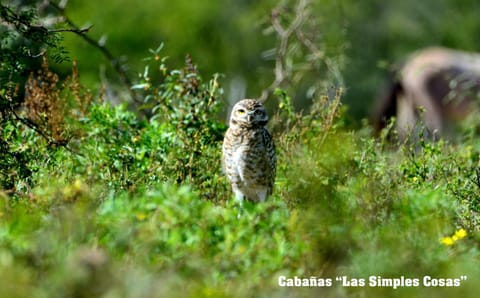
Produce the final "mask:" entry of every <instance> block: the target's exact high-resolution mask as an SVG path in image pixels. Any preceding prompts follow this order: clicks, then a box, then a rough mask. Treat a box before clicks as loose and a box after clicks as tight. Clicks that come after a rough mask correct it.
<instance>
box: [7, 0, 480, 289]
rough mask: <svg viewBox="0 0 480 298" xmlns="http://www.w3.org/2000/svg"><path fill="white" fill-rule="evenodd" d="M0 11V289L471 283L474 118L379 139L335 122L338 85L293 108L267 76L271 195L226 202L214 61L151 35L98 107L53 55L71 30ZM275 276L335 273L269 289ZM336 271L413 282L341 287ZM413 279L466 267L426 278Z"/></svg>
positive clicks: (476, 219)
mask: <svg viewBox="0 0 480 298" xmlns="http://www.w3.org/2000/svg"><path fill="white" fill-rule="evenodd" d="M1 9H2V11H1V16H2V19H3V23H2V31H1V34H2V44H1V46H2V49H1V50H2V51H1V56H0V58H1V59H2V61H1V69H0V78H1V86H0V108H1V110H0V113H1V114H0V116H1V118H0V147H1V148H0V149H1V152H0V154H1V155H0V170H1V172H0V289H1V290H0V294H2V296H4V297H95V296H101V297H164V296H173V297H176V296H178V297H185V296H187V297H188V296H191V297H246V296H261V297H272V296H273V297H275V296H278V297H285V296H289V295H299V296H318V295H322V296H325V297H387V296H388V297H425V296H435V297H452V296H457V297H475V296H476V294H477V293H478V282H477V280H478V278H480V266H479V264H480V247H479V245H480V233H479V230H480V215H479V212H480V200H479V191H480V170H479V161H480V158H479V154H480V142H479V141H478V137H477V135H476V133H477V131H478V130H477V129H476V128H477V127H478V125H479V124H480V123H477V122H475V121H472V122H470V123H468V125H465V126H464V127H462V128H461V131H460V134H459V135H460V137H459V139H460V141H459V142H449V141H447V140H440V141H438V142H436V143H431V142H427V141H425V140H423V139H421V136H420V137H418V138H417V137H415V139H419V141H418V142H416V143H410V142H408V141H405V142H395V141H394V142H393V143H392V142H391V139H390V138H389V139H387V137H386V135H387V131H385V132H384V134H382V136H380V137H379V138H376V139H375V138H373V137H371V131H370V128H369V126H368V125H367V124H364V125H363V126H362V127H361V128H359V129H357V130H351V129H350V128H349V127H348V126H347V124H348V116H347V109H346V106H345V105H342V99H343V97H344V95H343V89H341V88H339V89H337V90H334V92H329V93H325V94H323V93H321V92H313V93H312V100H313V103H312V105H311V107H310V108H309V109H308V110H306V111H304V112H296V111H295V109H294V107H293V104H292V102H293V101H294V100H292V97H291V96H292V94H294V91H292V89H291V88H292V86H291V85H288V84H279V86H275V87H278V88H275V90H274V91H273V92H272V95H271V96H270V99H269V103H270V105H271V106H272V109H271V110H270V113H271V115H272V117H271V118H272V120H271V123H270V129H271V131H272V132H273V135H274V139H275V142H276V145H277V155H278V156H279V161H278V171H277V172H278V177H277V180H276V185H275V187H276V189H275V193H274V195H273V197H271V198H270V199H269V200H268V201H267V202H265V203H262V204H246V205H245V206H244V207H243V209H240V207H239V206H238V205H237V204H236V203H235V202H234V201H233V200H232V194H231V192H230V189H229V186H228V183H227V181H226V179H225V177H224V175H223V174H222V172H221V165H220V162H219V160H220V155H221V149H220V148H221V142H222V138H223V133H224V131H225V129H226V127H225V124H224V121H223V120H221V119H220V117H219V111H220V110H222V109H223V108H225V107H226V104H225V98H224V97H225V95H224V94H223V91H222V87H221V82H220V81H219V76H218V75H213V76H211V78H207V79H206V78H205V77H202V75H201V73H200V72H199V71H198V69H197V66H196V64H195V63H194V62H193V61H192V59H191V58H190V57H189V56H187V57H186V58H185V62H184V63H183V64H176V63H172V62H171V61H170V60H169V59H167V58H165V55H164V54H163V52H164V51H165V49H164V48H163V47H162V46H160V47H158V48H156V49H152V50H150V51H149V52H147V51H145V53H144V55H145V56H147V57H148V58H147V59H145V60H144V61H143V63H145V67H144V70H143V71H142V72H141V74H140V75H139V76H138V79H137V80H136V81H135V83H134V84H133V85H132V86H130V87H131V89H132V91H133V92H135V96H137V97H138V99H140V101H141V102H142V105H141V106H134V107H128V106H127V104H126V103H125V104H121V105H117V106H113V105H111V104H109V103H107V102H106V101H105V100H104V99H105V96H106V95H105V93H106V92H108V90H105V89H102V88H100V89H99V90H98V91H90V90H89V89H88V88H86V87H84V86H83V85H82V83H81V80H80V79H81V71H78V69H77V66H76V64H75V63H74V62H68V60H66V59H67V58H68V56H67V55H66V53H65V51H64V49H63V48H62V47H61V37H62V36H63V35H60V34H67V33H73V32H65V31H63V32H60V31H62V30H63V29H62V30H60V29H52V28H49V27H43V26H40V25H39V24H38V16H37V15H36V14H35V11H34V10H26V9H25V10H21V9H19V10H16V9H14V8H13V7H7V6H3V5H2V6H1ZM287 21H288V18H286V20H282V22H286V23H288V22H287ZM285 26H286V25H285ZM73 34H83V33H82V32H79V31H78V32H77V33H73ZM297 42H298V41H297ZM315 42H317V41H316V40H315ZM318 42H320V43H323V42H324V41H323V40H321V41H318ZM294 45H295V44H293V45H292V48H295V46H294ZM165 48H168V44H166V45H165ZM293 54H295V55H297V56H295V55H294V56H295V57H297V58H296V59H300V60H301V58H302V57H303V58H302V59H309V58H311V57H309V56H308V54H310V52H300V53H298V52H297V53H293ZM301 54H303V55H305V56H301ZM298 55H300V56H298ZM283 58H285V59H286V60H288V55H286V57H283ZM283 58H282V57H280V58H278V59H279V61H280V62H284V60H282V59H283ZM300 60H299V61H300ZM304 61H308V60H304ZM53 62H55V63H63V64H64V65H65V64H67V65H69V66H70V69H71V70H70V71H69V72H68V75H66V76H61V75H59V74H57V73H56V72H55V71H53V70H52V69H51V67H50V65H49V64H51V63H53ZM293 70H294V71H295V69H293ZM301 71H302V70H298V72H296V73H297V74H299V76H301V75H303V74H304V73H302V72H301ZM292 77H295V76H294V75H292ZM323 79H325V80H328V79H329V78H323ZM315 84H316V83H315ZM315 86H317V85H315ZM282 87H284V88H283V89H281V88H282ZM124 96H127V95H124ZM391 129H392V128H391V127H390V128H388V129H387V130H391ZM280 276H286V277H292V278H293V277H294V276H298V277H307V278H309V277H311V276H315V277H317V278H331V279H333V280H334V281H333V285H332V286H331V287H325V288H321V287H319V288H282V287H279V285H278V278H279V277H280ZM337 276H347V277H349V278H359V279H360V278H363V279H366V280H367V281H368V277H369V276H379V277H383V278H400V277H401V276H404V277H406V278H418V279H420V285H419V286H415V287H400V288H397V289H393V288H392V287H370V286H368V285H367V286H362V287H343V286H341V285H340V284H339V283H338V282H336V281H335V277H337ZM424 276H431V277H432V278H452V279H459V278H460V276H467V279H466V280H465V281H462V282H461V284H460V286H458V287H427V286H425V285H423V284H422V281H423V277H424Z"/></svg>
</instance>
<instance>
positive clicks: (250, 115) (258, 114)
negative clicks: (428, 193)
mask: <svg viewBox="0 0 480 298" xmlns="http://www.w3.org/2000/svg"><path fill="white" fill-rule="evenodd" d="M267 123H268V115H267V111H266V110H265V107H264V106H263V104H262V103H261V102H259V101H258V100H255V99H243V100H241V101H239V102H237V103H236V104H235V106H233V109H232V114H231V116H230V125H238V126H241V127H249V128H250V127H261V126H265V125H266V124H267Z"/></svg>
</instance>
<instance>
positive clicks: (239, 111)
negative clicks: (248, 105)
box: [237, 109, 245, 115]
mask: <svg viewBox="0 0 480 298" xmlns="http://www.w3.org/2000/svg"><path fill="white" fill-rule="evenodd" d="M237 113H238V114H239V115H243V114H245V110H244V109H239V110H238V111H237Z"/></svg>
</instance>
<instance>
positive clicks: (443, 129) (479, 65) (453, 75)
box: [374, 47, 480, 140]
mask: <svg viewBox="0 0 480 298" xmlns="http://www.w3.org/2000/svg"><path fill="white" fill-rule="evenodd" d="M479 99H480V54H478V53H467V52H463V51H458V50H452V49H447V48H441V47H431V48H426V49H422V50H420V51H417V52H415V53H413V54H412V55H410V56H409V57H408V58H407V59H406V60H405V61H404V63H403V64H402V65H401V67H400V68H399V69H398V71H397V72H396V75H395V76H394V79H393V80H392V82H391V84H390V86H389V89H388V92H387V93H386V94H385V95H384V96H383V97H382V98H381V99H380V100H379V102H378V107H377V111H376V114H375V116H374V126H375V131H376V133H377V135H378V134H379V132H380V131H381V130H382V129H383V128H384V127H386V125H387V124H388V121H389V119H390V118H391V117H392V116H395V117H396V129H397V131H398V134H399V137H400V139H405V138H406V137H407V136H408V135H409V133H411V132H412V131H414V130H415V129H416V128H418V127H421V126H423V127H424V128H425V133H426V134H427V135H429V137H431V138H432V139H434V140H435V139H437V138H438V137H440V136H445V135H448V134H449V133H451V131H452V127H453V124H455V123H456V122H458V121H460V120H462V119H465V118H466V117H467V116H468V115H469V114H471V113H472V112H474V111H477V109H478V100H479ZM419 123H420V125H421V126H418V124H419Z"/></svg>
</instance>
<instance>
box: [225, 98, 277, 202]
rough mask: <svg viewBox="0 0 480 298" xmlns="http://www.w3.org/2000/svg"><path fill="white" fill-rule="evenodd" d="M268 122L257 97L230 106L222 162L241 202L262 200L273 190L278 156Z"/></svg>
mask: <svg viewBox="0 0 480 298" xmlns="http://www.w3.org/2000/svg"><path fill="white" fill-rule="evenodd" d="M267 122H268V116H267V112H266V111H265V107H264V106H263V104H262V103H261V102H259V101H257V100H254V99H244V100H241V101H239V102H238V103H237V104H235V106H234V107H233V110H232V114H231V116H230V127H229V128H228V130H227V133H226V134H225V138H224V140H223V147H222V152H223V160H222V162H223V166H224V170H225V173H226V174H227V177H228V180H230V183H231V184H232V189H233V192H234V193H235V197H236V199H237V200H238V201H240V202H242V201H243V199H246V200H249V201H254V202H261V201H264V200H265V199H266V198H267V197H268V196H269V195H270V194H272V191H273V184H274V182H275V172H276V163H277V158H276V155H275V145H274V143H273V140H272V137H271V136H270V133H269V132H268V130H267V129H266V128H265V125H266V124H267Z"/></svg>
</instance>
